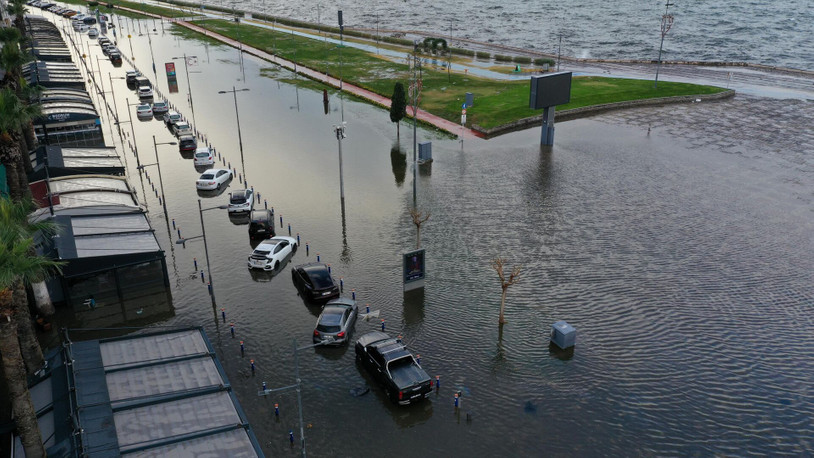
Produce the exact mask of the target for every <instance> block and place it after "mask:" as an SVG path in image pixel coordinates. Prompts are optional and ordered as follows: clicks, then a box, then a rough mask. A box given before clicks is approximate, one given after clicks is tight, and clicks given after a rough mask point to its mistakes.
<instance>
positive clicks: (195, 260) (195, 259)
mask: <svg viewBox="0 0 814 458" xmlns="http://www.w3.org/2000/svg"><path fill="white" fill-rule="evenodd" d="M192 264H193V265H194V266H195V270H198V258H192Z"/></svg>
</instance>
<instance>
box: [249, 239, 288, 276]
mask: <svg viewBox="0 0 814 458" xmlns="http://www.w3.org/2000/svg"><path fill="white" fill-rule="evenodd" d="M296 252H297V239H295V238H293V237H273V238H270V239H268V240H263V241H262V242H260V244H259V245H257V247H255V249H254V251H252V254H251V255H250V256H249V261H248V264H249V269H263V270H278V269H279V268H280V266H281V265H283V263H284V262H286V260H287V259H288V257H289V256H290V255H292V254H294V253H296Z"/></svg>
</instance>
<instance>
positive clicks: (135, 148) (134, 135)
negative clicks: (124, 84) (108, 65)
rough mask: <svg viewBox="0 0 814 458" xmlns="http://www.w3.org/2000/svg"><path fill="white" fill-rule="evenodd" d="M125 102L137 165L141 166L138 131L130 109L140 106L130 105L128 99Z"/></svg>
mask: <svg viewBox="0 0 814 458" xmlns="http://www.w3.org/2000/svg"><path fill="white" fill-rule="evenodd" d="M124 101H125V102H127V116H128V117H129V118H130V121H129V122H130V133H131V134H133V151H134V152H135V153H136V165H137V166H140V165H141V161H140V160H139V157H138V143H137V142H136V131H135V129H134V128H133V114H132V113H130V107H131V106H137V105H138V104H137V103H134V104H133V105H130V99H127V98H126V99H124ZM137 168H138V167H137ZM139 172H141V169H140V168H139ZM139 174H140V173H139Z"/></svg>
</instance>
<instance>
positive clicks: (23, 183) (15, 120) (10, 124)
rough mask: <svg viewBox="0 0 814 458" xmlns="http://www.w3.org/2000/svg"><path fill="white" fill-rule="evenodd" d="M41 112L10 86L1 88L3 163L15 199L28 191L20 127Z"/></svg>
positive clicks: (0, 153) (0, 152)
mask: <svg viewBox="0 0 814 458" xmlns="http://www.w3.org/2000/svg"><path fill="white" fill-rule="evenodd" d="M41 113H42V110H40V107H39V106H38V105H26V104H24V103H23V102H22V101H20V99H19V98H18V97H17V95H16V94H14V92H12V91H11V90H10V89H9V88H3V89H2V90H0V164H3V165H4V166H5V167H6V177H7V182H8V187H9V195H10V196H11V198H12V199H14V200H18V201H19V200H22V199H23V196H25V195H26V194H27V193H28V178H27V177H26V175H25V168H24V166H23V156H24V155H23V152H22V149H21V144H23V143H24V140H23V139H22V134H21V132H20V127H21V126H23V125H27V124H28V123H29V122H30V121H31V120H32V119H34V118H36V117H38V116H40V115H41ZM26 153H27V151H26ZM25 156H27V154H25Z"/></svg>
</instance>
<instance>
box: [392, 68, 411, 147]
mask: <svg viewBox="0 0 814 458" xmlns="http://www.w3.org/2000/svg"><path fill="white" fill-rule="evenodd" d="M405 116H407V93H405V92H404V85H403V84H401V83H400V82H399V83H396V85H395V86H394V87H393V97H391V98H390V122H394V123H396V137H399V136H400V135H401V133H400V122H401V120H402V119H404V117H405Z"/></svg>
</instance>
